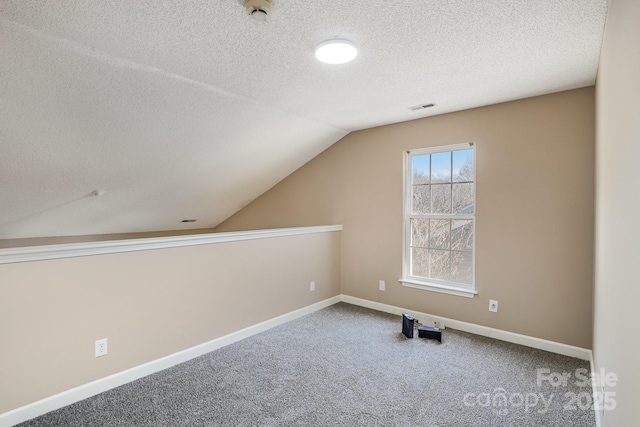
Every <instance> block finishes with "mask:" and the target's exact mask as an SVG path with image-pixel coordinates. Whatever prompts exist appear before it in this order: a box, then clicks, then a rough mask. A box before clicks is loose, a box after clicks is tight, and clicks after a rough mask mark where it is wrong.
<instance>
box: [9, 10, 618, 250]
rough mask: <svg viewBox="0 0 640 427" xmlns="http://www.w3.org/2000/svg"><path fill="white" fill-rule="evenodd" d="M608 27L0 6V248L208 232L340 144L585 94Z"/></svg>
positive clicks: (579, 22)
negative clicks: (319, 51) (348, 55)
mask: <svg viewBox="0 0 640 427" xmlns="http://www.w3.org/2000/svg"><path fill="white" fill-rule="evenodd" d="M606 10H607V1H606V0H540V1H530V0H514V1H496V0H488V1H475V0H459V1H442V0H437V1H435V0H414V1H408V0H395V1H382V0H369V1H366V2H365V1H354V0H344V1H343V0H317V1H294V0H274V8H273V12H272V14H271V16H270V21H269V22H268V23H266V24H262V25H261V24H259V23H257V22H255V21H253V20H252V19H250V18H249V17H248V16H247V14H246V11H245V9H244V6H243V2H242V1H239V0H180V1H178V0H175V1H169V0H165V1H160V0H156V1H151V0H146V1H130V0H119V1H118V0H114V1H94V0H56V1H42V0H15V1H8V0H0V239H14V238H27V237H42V236H65V235H82V234H106V233H127V232H144V231H157V230H175V229H186V228H207V227H214V226H216V225H217V224H219V223H220V222H221V221H223V220H224V219H225V218H227V217H228V216H230V215H231V214H233V213H234V212H236V211H237V210H238V209H240V208H242V207H243V206H244V205H246V204H247V203H248V202H250V201H251V200H253V199H254V198H256V197H257V196H259V195H260V194H262V193H263V192H264V191H266V190H267V189H269V188H270V187H272V186H273V185H274V184H276V183H277V182H278V181H280V180H281V179H283V178H284V177H286V176H287V175H288V174H290V173H291V172H293V171H294V170H295V169H297V168H299V167H300V166H302V165H303V164H304V163H305V162H307V161H309V160H310V159H312V158H313V157H314V156H316V155H317V154H318V153H320V152H321V151H323V150H324V149H326V148H327V147H329V146H330V145H331V144H333V143H334V142H336V141H337V140H339V139H340V138H342V137H343V136H344V135H346V134H347V133H348V132H350V131H353V130H357V129H363V128H367V127H372V126H378V125H383V124H388V123H394V122H399V121H405V120H412V119H416V118H421V117H426V116H428V115H434V114H442V113H446V112H451V111H457V110H462V109H467V108H473V107H478V106H483V105H488V104H493V103H497V102H503V101H509V100H514V99H519V98H525V97H529V96H535V95H541V94H545V93H551V92H556V91H561V90H567V89H573V88H578V87H583V86H588V85H592V84H594V82H595V77H596V72H597V67H598V60H599V51H600V44H601V42H602V34H603V28H604V22H605V17H606ZM336 36H338V37H343V38H347V39H350V40H351V41H353V42H354V43H355V44H356V45H357V46H358V49H359V54H358V57H357V58H356V59H355V61H353V62H351V63H349V64H343V65H333V66H332V65H325V64H321V63H319V62H318V61H317V60H316V59H315V58H314V53H313V50H314V47H315V46H316V45H317V44H318V43H320V42H322V41H323V40H326V39H329V38H333V37H336ZM424 103H435V104H436V105H435V107H433V108H430V109H426V110H420V111H412V110H410V109H409V108H408V107H410V106H414V105H417V104H424ZM95 190H100V191H99V194H98V195H95V194H92V193H93V192H94V191H95ZM292 203H295V201H292ZM183 219H197V220H198V221H197V222H195V223H186V224H184V223H181V220H183Z"/></svg>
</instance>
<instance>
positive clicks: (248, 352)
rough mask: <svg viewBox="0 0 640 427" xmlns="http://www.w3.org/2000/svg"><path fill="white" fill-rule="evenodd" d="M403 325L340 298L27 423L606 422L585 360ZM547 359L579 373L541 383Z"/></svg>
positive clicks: (549, 364) (554, 368) (553, 369)
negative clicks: (422, 332)
mask: <svg viewBox="0 0 640 427" xmlns="http://www.w3.org/2000/svg"><path fill="white" fill-rule="evenodd" d="M400 330H401V319H400V316H394V315H389V314H385V313H380V312H377V311H373V310H369V309H364V308H360V307H356V306H352V305H349V304H345V303H339V304H336V305H334V306H331V307H329V308H326V309H324V310H321V311H319V312H316V313H313V314H310V315H308V316H305V317H302V318H300V319H298V320H295V321H293V322H289V323H286V324H284V325H280V326H278V327H276V328H273V329H271V330H269V331H266V332H263V333H261V334H258V335H255V336H253V337H250V338H247V339H245V340H243V341H240V342H238V343H235V344H232V345H230V346H227V347H225V348H222V349H220V350H217V351H215V352H212V353H209V354H207V355H205V356H202V357H199V358H197V359H194V360H191V361H189V362H186V363H184V364H181V365H178V366H175V367H173V368H171V369H167V370H165V371H162V372H159V373H157V374H154V375H151V376H148V377H146V378H143V379H141V380H138V381H135V382H133V383H130V384H127V385H124V386H122V387H119V388H117V389H114V390H110V391H108V392H105V393H102V394H100V395H97V396H95V397H92V398H90V399H86V400H84V401H81V402H78V403H76V404H73V405H70V406H68V407H65V408H62V409H60V410H57V411H54V412H51V413H49V414H46V415H43V416H41V417H39V418H36V419H34V420H31V421H29V422H26V423H23V424H20V426H22V427H27V426H65V427H69V426H465V427H467V426H536V427H539V426H563V427H565V426H589V427H591V426H594V425H595V420H594V413H593V411H592V410H590V409H580V407H582V408H586V407H587V406H588V403H589V402H587V400H588V399H590V397H589V396H590V394H591V389H590V387H588V386H584V387H580V386H578V385H577V384H576V381H575V374H574V373H575V371H576V369H578V368H584V369H588V368H589V366H588V363H586V362H584V361H580V360H577V359H573V358H569V357H564V356H559V355H556V354H552V353H548V352H544V351H540V350H535V349H532V348H528V347H522V346H518V345H514V344H509V343H505V342H502V341H497V340H493V339H488V338H483V337H479V336H475V335H472V334H467V333H464V332H459V331H455V330H452V329H446V330H445V331H444V333H443V342H442V344H440V343H438V342H437V341H432V340H425V339H420V338H417V337H416V338H414V339H411V340H410V339H407V338H405V337H404V336H403V335H402V334H401V333H400ZM416 336H417V335H416ZM538 368H543V369H548V370H549V373H550V374H551V378H552V379H558V378H559V375H560V374H562V373H571V378H570V379H569V380H568V381H567V384H566V385H563V384H561V385H558V384H557V383H556V386H555V387H554V386H552V385H551V384H550V382H549V381H543V382H542V383H541V385H540V386H538V384H537V371H536V369H538ZM570 393H574V394H575V396H576V397H577V398H578V399H573V395H572V394H570ZM536 396H537V399H538V400H537V402H536V400H535V399H534V397H536ZM540 396H542V398H544V401H545V402H547V404H548V402H549V399H551V403H550V404H549V405H548V407H546V406H545V404H544V403H543V400H542V398H541V397H540ZM572 400H573V402H572ZM534 403H537V404H536V405H534ZM545 409H546V410H545Z"/></svg>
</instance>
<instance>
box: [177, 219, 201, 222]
mask: <svg viewBox="0 0 640 427" xmlns="http://www.w3.org/2000/svg"><path fill="white" fill-rule="evenodd" d="M196 221H197V219H183V220H182V221H180V222H196Z"/></svg>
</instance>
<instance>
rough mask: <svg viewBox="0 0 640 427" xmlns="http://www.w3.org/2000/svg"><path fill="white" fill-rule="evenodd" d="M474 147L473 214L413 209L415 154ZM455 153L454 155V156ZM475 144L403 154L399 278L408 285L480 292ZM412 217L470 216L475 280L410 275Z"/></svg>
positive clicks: (456, 292) (459, 292) (470, 293)
mask: <svg viewBox="0 0 640 427" xmlns="http://www.w3.org/2000/svg"><path fill="white" fill-rule="evenodd" d="M469 148H472V149H473V150H474V152H473V174H474V176H473V183H474V192H473V204H474V213H473V214H472V215H433V214H430V215H420V214H413V213H412V200H413V194H412V183H413V177H412V162H411V160H412V157H413V156H416V155H422V154H434V153H442V152H448V151H456V150H467V149H469ZM452 157H453V156H452ZM476 190H477V182H476V145H475V144H474V143H473V142H468V143H464V144H455V145H446V146H440V147H430V148H421V149H416V150H410V151H407V152H405V154H404V187H403V199H404V200H403V222H404V227H403V230H404V232H403V242H402V279H400V282H401V283H402V284H403V285H404V286H407V287H411V288H418V289H423V290H428V291H434V292H441V293H446V294H451V295H457V296H463V297H468V298H472V297H473V296H474V295H477V294H478V292H477V291H476V289H475V277H476V271H475V270H476V266H475V260H476V210H477V205H476V192H477V191H476ZM412 218H446V219H449V218H456V219H470V220H472V224H473V246H472V249H471V250H472V256H473V263H472V275H473V276H472V280H471V284H470V285H469V284H465V283H458V282H450V281H443V280H436V279H430V278H424V277H421V276H412V275H411V219H412Z"/></svg>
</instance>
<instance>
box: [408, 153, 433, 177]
mask: <svg viewBox="0 0 640 427" xmlns="http://www.w3.org/2000/svg"><path fill="white" fill-rule="evenodd" d="M430 160H431V155H430V154H423V155H421V156H412V157H411V175H412V177H413V184H428V183H429V175H430V173H429V172H430V165H429V161H430Z"/></svg>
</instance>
